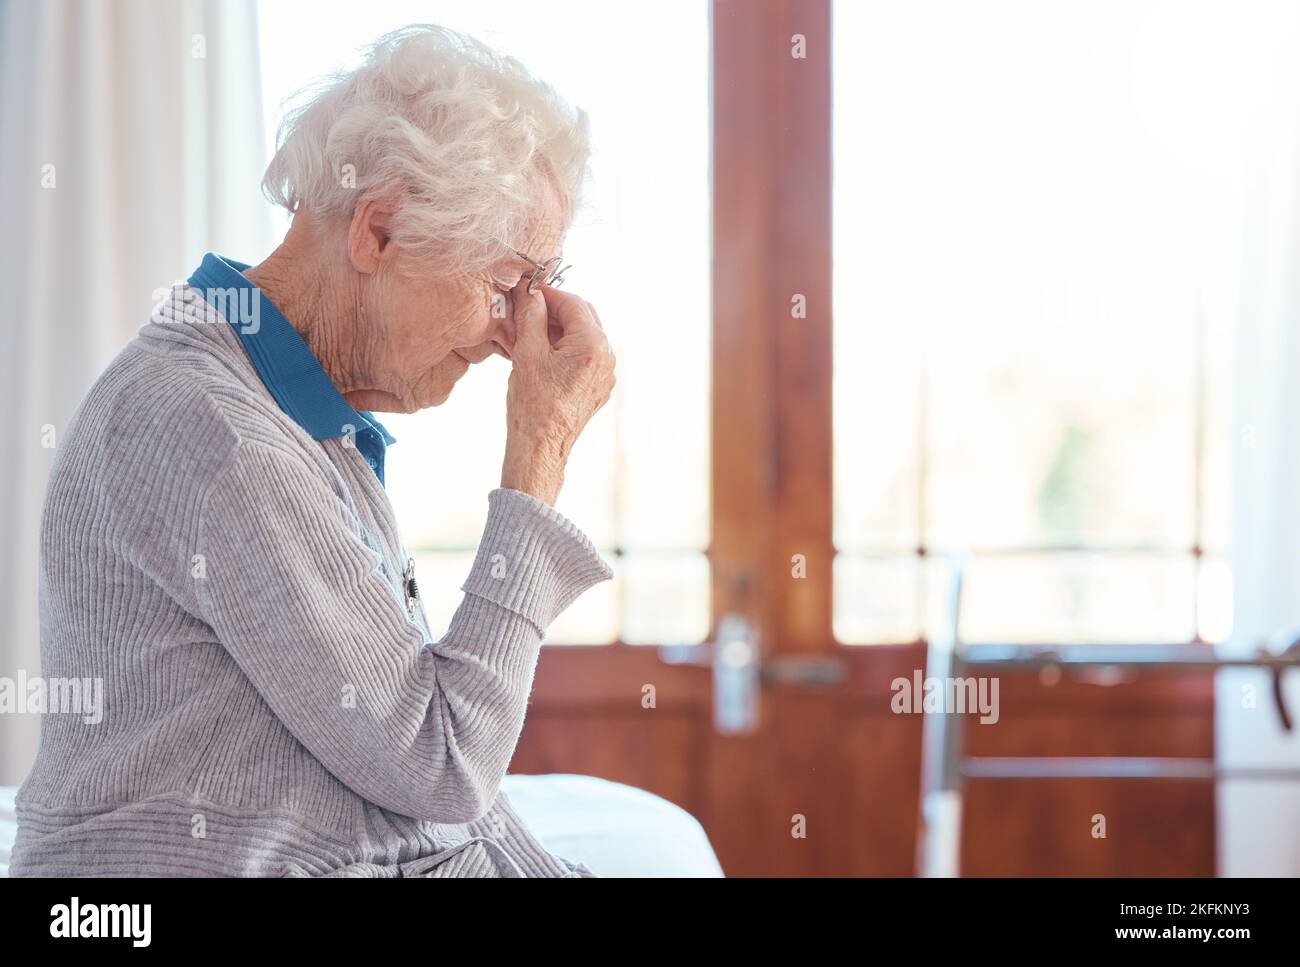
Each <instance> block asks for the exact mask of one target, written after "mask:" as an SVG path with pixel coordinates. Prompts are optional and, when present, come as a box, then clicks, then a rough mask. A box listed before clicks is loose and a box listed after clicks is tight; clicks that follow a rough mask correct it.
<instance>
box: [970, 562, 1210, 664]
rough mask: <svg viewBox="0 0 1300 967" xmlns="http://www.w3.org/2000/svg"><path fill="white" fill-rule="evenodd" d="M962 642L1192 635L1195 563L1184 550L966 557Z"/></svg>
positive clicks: (1149, 639)
mask: <svg viewBox="0 0 1300 967" xmlns="http://www.w3.org/2000/svg"><path fill="white" fill-rule="evenodd" d="M965 584H966V591H967V593H965V594H964V595H963V597H962V613H961V637H962V640H963V641H998V642H1026V643H1038V642H1048V643H1051V642H1060V641H1087V642H1102V643H1120V644H1123V643H1128V644H1133V643H1145V642H1161V641H1190V640H1191V639H1192V638H1193V636H1194V635H1195V632H1196V615H1195V613H1194V612H1193V611H1192V603H1193V601H1194V600H1195V597H1194V595H1195V591H1196V566H1195V562H1194V561H1193V559H1192V558H1191V557H1190V556H1188V555H1127V554H1060V555H1049V554H1044V555H1038V554H1034V555H1024V556H1020V555H1015V556H1008V557H986V558H979V559H977V560H975V561H973V562H970V564H969V565H968V569H967V572H966V576H965Z"/></svg>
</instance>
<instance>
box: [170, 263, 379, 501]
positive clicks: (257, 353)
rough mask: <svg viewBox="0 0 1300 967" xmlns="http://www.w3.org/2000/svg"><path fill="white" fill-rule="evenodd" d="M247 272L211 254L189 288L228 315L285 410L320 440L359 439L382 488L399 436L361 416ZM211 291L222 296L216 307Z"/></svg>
mask: <svg viewBox="0 0 1300 967" xmlns="http://www.w3.org/2000/svg"><path fill="white" fill-rule="evenodd" d="M247 268H248V266H247V265H246V264H244V263H243V262H236V261H234V260H233V259H227V258H222V257H221V256H220V255H216V254H215V253H213V252H209V253H208V254H207V255H205V256H203V262H202V264H200V265H199V267H198V268H197V269H195V270H194V274H193V275H191V276H190V278H189V281H188V283H187V284H188V285H189V286H190V287H192V288H194V289H197V290H198V292H199V294H200V295H202V296H203V297H204V301H206V302H208V303H209V304H210V305H212V306H213V308H215V309H216V310H217V311H218V312H222V313H223V314H224V315H225V318H226V321H227V322H228V323H230V326H231V328H232V329H234V330H235V332H236V333H238V334H239V339H240V342H242V343H243V345H244V351H245V352H247V353H248V358H249V359H250V360H251V361H252V363H253V367H254V368H255V369H256V370H257V374H258V375H259V376H260V377H261V378H262V382H263V383H264V384H266V388H267V390H268V391H269V392H270V394H271V396H272V397H274V399H275V401H276V403H278V404H279V405H280V409H282V410H284V412H285V413H287V414H288V415H289V416H290V417H292V418H293V420H294V421H295V422H296V423H297V424H298V425H299V426H301V427H302V428H303V429H304V430H306V431H307V432H308V433H309V434H311V436H312V438H313V439H315V440H333V439H335V438H336V437H341V436H348V435H349V434H351V435H353V438H354V442H355V443H356V448H357V450H358V451H360V453H361V455H362V456H363V457H365V458H366V463H368V464H369V465H370V469H371V470H373V471H374V472H375V476H376V477H378V478H379V483H380V484H381V485H382V484H383V482H384V451H385V448H386V447H387V446H388V444H390V443H396V442H397V440H396V438H395V437H393V435H392V434H390V433H389V432H388V431H387V430H386V429H384V425H383V424H382V423H380V422H379V421H378V420H376V419H375V417H374V415H373V414H371V413H369V412H358V411H357V410H355V409H353V408H352V405H351V404H350V403H348V401H347V400H345V399H344V398H343V394H342V393H340V392H339V391H338V388H337V387H336V386H335V385H334V383H333V382H332V381H331V380H330V378H329V376H328V375H326V373H325V370H324V369H322V368H321V364H320V363H319V362H318V361H317V359H316V357H315V356H313V355H312V352H311V350H310V349H308V348H307V344H306V343H305V342H303V340H302V337H301V336H299V335H298V331H297V330H296V329H294V328H293V326H292V325H291V324H290V323H289V320H288V319H286V318H285V317H284V316H283V314H281V312H280V310H279V309H277V308H276V307H275V306H274V305H272V304H271V300H270V299H268V298H266V297H265V296H263V295H262V293H261V292H260V290H258V289H257V288H256V287H255V286H254V285H253V283H252V282H250V281H248V279H246V278H244V276H243V275H242V274H241V273H242V272H243V271H244V270H245V269H247ZM211 293H219V295H217V296H216V297H215V303H216V304H214V296H212V295H211Z"/></svg>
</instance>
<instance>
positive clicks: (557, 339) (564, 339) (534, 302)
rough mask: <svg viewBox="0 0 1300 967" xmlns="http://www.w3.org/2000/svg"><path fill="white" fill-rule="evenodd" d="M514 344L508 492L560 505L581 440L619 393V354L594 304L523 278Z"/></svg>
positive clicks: (505, 476) (515, 297) (504, 481)
mask: <svg viewBox="0 0 1300 967" xmlns="http://www.w3.org/2000/svg"><path fill="white" fill-rule="evenodd" d="M511 295H512V302H513V309H514V312H513V316H514V320H513V321H514V344H513V346H512V348H511V352H510V359H511V362H512V364H513V366H512V368H511V371H510V385H509V388H508V390H507V392H506V455H505V461H504V463H503V464H502V468H501V486H502V487H506V488H509V489H511V490H521V491H523V492H524V493H527V494H532V495H533V496H534V497H537V498H538V499H539V500H543V501H545V502H546V503H548V504H551V505H554V504H555V500H556V498H557V497H558V496H559V493H560V487H561V485H562V484H563V483H564V467H565V464H566V463H567V462H568V459H569V452H570V451H571V450H572V449H573V444H574V443H575V442H576V441H577V439H578V435H579V434H580V433H581V432H582V430H583V428H584V427H586V425H587V422H588V421H589V420H590V419H591V418H592V416H593V415H595V413H596V411H597V410H599V409H600V408H601V407H602V406H604V405H605V403H606V401H608V400H609V396H610V393H611V392H612V391H613V389H614V363H615V360H614V353H613V350H611V349H610V348H609V342H608V341H607V340H606V339H605V331H604V329H603V328H602V327H601V324H600V317H599V316H597V315H596V310H595V308H594V307H593V306H592V305H591V303H589V302H587V301H585V300H584V299H582V298H581V297H580V296H577V295H575V294H574V293H572V292H561V291H560V290H559V289H554V288H552V287H551V286H549V285H543V284H538V285H535V286H534V287H533V291H532V293H529V292H528V280H527V279H526V278H525V279H522V280H520V283H519V284H518V285H517V286H515V288H514V289H513V290H512V293H511Z"/></svg>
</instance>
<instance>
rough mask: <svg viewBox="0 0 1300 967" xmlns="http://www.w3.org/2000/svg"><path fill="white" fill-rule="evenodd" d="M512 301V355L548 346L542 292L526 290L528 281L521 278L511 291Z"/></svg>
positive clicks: (546, 319)
mask: <svg viewBox="0 0 1300 967" xmlns="http://www.w3.org/2000/svg"><path fill="white" fill-rule="evenodd" d="M513 303H514V337H515V338H514V346H513V347H512V355H515V356H518V355H520V354H521V353H535V352H539V351H541V350H543V349H546V348H548V347H549V345H550V343H549V340H548V339H547V334H546V330H547V326H548V322H549V320H548V317H547V312H546V300H545V299H544V298H543V296H542V293H541V292H540V291H538V290H537V289H534V290H533V291H532V292H531V293H530V292H529V291H528V282H527V280H526V279H521V280H520V281H519V284H518V285H516V286H515V288H514V292H513Z"/></svg>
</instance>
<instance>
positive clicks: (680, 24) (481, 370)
mask: <svg viewBox="0 0 1300 967" xmlns="http://www.w3.org/2000/svg"><path fill="white" fill-rule="evenodd" d="M261 20H262V22H261V29H262V45H263V50H264V56H263V59H262V74H263V85H264V88H265V91H266V104H267V120H268V142H270V140H271V138H272V134H271V131H272V124H271V122H272V121H273V118H274V114H275V111H276V109H277V108H278V105H279V102H280V99H281V98H282V97H284V96H285V95H286V94H288V93H289V92H291V91H293V90H295V89H297V88H298V87H300V86H302V85H303V84H305V83H307V82H309V81H311V80H313V79H314V78H316V77H318V76H320V75H322V74H324V73H326V72H328V71H330V70H332V69H334V68H336V67H339V66H347V65H350V64H353V63H355V62H356V60H357V59H358V55H357V48H358V47H359V46H361V45H363V44H365V43H368V42H370V41H372V40H374V39H376V38H378V37H379V36H380V35H382V34H383V33H385V32H387V31H388V30H392V29H394V28H397V27H400V26H404V25H406V24H410V23H423V22H428V21H430V20H432V21H435V22H437V23H439V24H442V25H444V26H447V27H451V28H454V29H457V30H463V31H466V32H468V33H470V34H472V35H474V36H476V37H478V38H479V39H480V40H483V41H484V42H486V43H488V44H491V45H492V46H494V47H496V48H497V49H498V50H501V51H502V52H504V53H507V54H511V55H513V56H516V57H518V58H519V59H520V60H521V61H523V63H524V64H526V65H527V66H528V67H529V69H530V70H532V71H533V72H534V73H536V74H537V75H538V76H540V77H542V78H543V79H544V80H546V81H547V82H548V83H550V84H552V85H553V86H554V87H555V88H556V89H557V90H558V91H559V92H560V93H561V94H562V95H563V96H564V97H565V98H567V99H568V100H569V101H571V102H572V103H574V104H577V105H578V106H580V107H582V108H583V109H585V110H586V111H587V112H588V113H589V115H590V119H591V131H592V137H593V142H594V144H595V154H594V156H593V158H592V161H591V171H592V180H591V183H590V185H589V187H588V191H587V195H586V198H585V201H584V204H583V205H582V207H580V209H579V211H578V214H577V216H576V219H575V223H574V226H573V227H572V229H571V230H570V232H569V235H568V237H567V238H566V240H565V244H564V257H565V261H566V262H567V263H571V264H572V266H573V268H572V269H571V270H570V271H569V272H568V273H567V274H566V278H565V283H564V288H565V289H566V290H572V291H575V292H578V293H580V294H581V295H582V296H583V298H585V299H587V300H588V301H590V302H592V303H593V304H594V305H595V306H596V308H597V310H598V312H599V314H600V318H601V322H602V324H603V326H604V329H605V331H606V333H607V334H608V337H609V340H610V343H611V345H612V346H613V348H614V351H615V353H616V355H617V358H618V367H617V375H618V388H617V389H616V391H615V394H614V397H613V398H612V399H611V400H610V402H609V404H607V406H606V407H605V408H604V409H603V410H602V411H601V412H600V413H598V414H597V415H596V416H595V417H594V418H593V420H592V421H591V423H590V424H589V425H588V427H587V429H586V430H585V431H584V433H583V435H582V437H581V438H580V439H579V441H578V443H577V445H576V446H575V448H574V450H573V452H572V454H571V456H570V460H569V464H568V468H567V472H566V474H565V485H564V489H563V491H562V493H561V495H560V499H559V501H558V503H557V509H558V510H559V511H560V512H561V513H564V514H566V515H567V516H569V517H571V518H572V519H573V520H574V521H575V522H576V523H577V524H578V525H579V526H580V527H581V528H582V529H583V531H584V532H585V533H586V534H587V535H588V536H589V537H590V538H591V539H592V541H593V542H594V543H595V544H596V545H597V547H598V548H600V550H601V551H602V552H603V553H604V554H605V555H606V557H607V558H609V559H611V560H614V559H615V556H616V553H622V552H627V553H628V554H629V555H634V554H635V552H637V551H641V550H646V551H649V550H653V551H655V552H656V555H658V554H659V553H663V554H664V555H665V556H664V557H663V558H662V559H661V558H659V557H658V556H656V557H655V558H654V560H655V561H656V562H657V563H654V564H651V563H649V561H650V560H651V559H650V558H647V559H646V560H647V563H646V564H645V565H644V566H642V565H640V564H638V563H634V562H636V561H637V560H638V559H637V558H636V557H635V556H632V557H629V558H628V560H627V562H623V561H621V560H620V561H618V562H617V563H618V570H619V576H618V578H617V580H616V581H614V582H606V583H604V584H602V585H600V586H598V587H596V588H593V589H592V590H590V591H588V592H587V593H586V594H584V595H583V596H582V598H581V599H580V600H579V601H578V602H576V603H575V604H573V605H572V606H571V607H570V609H569V610H568V611H567V612H566V613H565V614H564V615H562V616H561V617H560V618H559V619H558V620H557V621H556V622H555V624H554V625H553V626H552V628H551V629H549V633H548V636H547V640H548V641H551V642H568V643H573V644H589V643H600V642H608V641H614V640H618V639H619V638H620V637H624V638H626V637H627V636H626V635H625V634H624V632H625V631H626V632H629V633H631V635H632V638H635V639H636V640H640V641H647V642H652V641H654V640H656V639H658V638H662V639H664V640H674V641H681V640H688V639H690V640H699V639H700V638H701V637H703V635H704V634H705V632H706V629H702V624H701V618H700V615H701V613H702V612H701V605H700V600H701V593H703V594H704V595H705V596H706V597H705V598H704V601H705V604H704V606H703V607H704V609H705V612H706V611H707V585H708V581H707V572H706V573H705V575H704V577H703V578H701V573H700V567H701V566H702V564H701V562H703V561H704V558H703V557H701V556H700V555H701V554H702V553H703V552H704V550H705V549H706V548H707V546H708V539H709V421H708V412H709V385H710V384H709V367H710V359H709V355H710V317H709V276H708V273H709V265H710V258H709V236H710V195H709V101H708V90H709V65H708V54H709V44H708V5H707V4H706V3H702V2H695V0H676V2H670V3H664V4H660V5H658V6H656V8H655V12H654V16H647V17H637V18H635V20H631V21H630V20H629V19H628V18H627V16H626V11H625V10H624V9H623V8H622V7H621V6H620V5H618V4H609V3H603V2H596V0H573V2H566V3H565V4H563V5H562V8H561V7H556V6H555V5H553V4H551V5H548V4H537V3H532V2H528V3H525V2H512V0H499V2H494V3H492V4H490V5H483V4H480V3H476V2H471V0H441V2H436V3H429V2H427V0H420V2H415V0H372V2H368V3H365V4H361V5H359V6H357V7H355V8H352V9H349V11H348V15H347V16H346V17H330V16H321V14H320V9H319V4H317V3H315V2H308V0H275V2H269V3H263V4H262V5H261ZM305 23H309V24H311V29H310V30H308V31H304V30H303V29H302V25H303V24H305ZM665 57H669V58H670V60H671V68H670V69H666V68H665ZM649 77H653V78H654V79H655V80H654V83H653V84H649V83H646V78H649ZM232 254H237V253H232ZM508 375H509V364H508V363H507V362H506V361H505V360H503V359H500V358H493V359H490V360H488V361H487V362H485V363H483V364H482V365H480V366H477V367H475V368H474V369H473V370H472V371H471V372H470V373H468V374H467V375H466V376H465V377H464V378H463V379H462V380H461V382H460V383H459V384H458V385H457V387H456V390H455V392H454V393H453V394H452V396H451V398H450V399H449V400H448V401H447V403H446V404H444V405H443V406H441V407H438V408H436V409H434V410H431V411H426V412H424V413H420V414H416V415H413V416H386V415H381V419H383V421H384V423H385V425H386V426H388V427H389V429H390V430H391V431H392V432H393V434H394V435H395V436H396V437H397V439H398V442H397V443H396V444H395V445H394V446H393V447H392V448H391V450H390V451H389V454H388V457H387V462H386V472H385V477H386V483H387V490H388V493H389V495H390V497H391V499H392V501H393V505H394V508H395V509H396V511H397V515H398V518H399V521H400V523H401V526H402V532H403V536H404V538H405V540H406V542H407V544H408V545H409V546H410V547H411V548H413V549H421V550H423V551H427V552H447V551H453V552H463V551H467V550H468V551H472V549H473V547H474V545H475V544H476V543H477V541H478V539H479V536H480V535H481V533H482V527H483V522H484V519H485V517H486V514H487V494H488V491H490V490H491V489H492V488H494V487H496V486H498V485H499V483H500V474H501V458H502V454H503V451H504V446H505V393H506V380H507V378H508ZM677 555H680V556H677ZM434 556H435V557H436V558H438V559H439V560H441V561H443V564H442V565H440V566H439V569H438V571H437V572H436V577H435V576H434V575H433V574H430V575H429V576H428V577H427V578H426V580H424V581H422V582H421V589H422V592H423V591H424V589H425V587H426V585H427V586H430V587H429V592H428V593H427V594H426V598H427V602H428V605H429V609H430V620H431V621H434V622H435V624H436V623H437V621H438V620H442V621H443V622H444V623H445V620H446V619H447V618H450V615H451V612H452V611H453V610H454V606H455V603H456V601H458V600H459V597H460V595H459V591H458V590H456V589H458V588H459V585H460V584H461V582H462V581H463V580H464V576H465V573H464V571H463V570H462V571H461V572H460V573H453V570H452V568H453V564H452V562H461V563H465V564H466V567H467V566H468V564H467V561H466V560H465V559H464V558H463V557H457V556H454V555H452V556H447V555H445V554H441V553H439V554H435V555H434ZM673 562H675V563H673ZM625 563H626V566H624V564H625ZM675 568H676V569H678V570H674V569H675ZM435 582H436V584H437V585H438V587H437V588H436V589H435V588H433V587H432V585H433V584H434V583H435ZM665 588H669V589H673V590H674V591H675V592H680V594H681V596H682V597H681V607H680V608H674V609H666V608H663V607H659V608H655V607H651V606H650V605H649V604H648V602H652V601H653V600H654V595H655V594H656V593H658V592H659V591H660V590H662V589H665ZM439 595H441V597H439ZM435 598H436V599H437V607H435V606H434V600H435ZM435 610H436V611H437V613H438V615H440V616H441V618H438V617H436V616H435V614H434V611H435ZM632 638H627V640H632Z"/></svg>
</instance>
